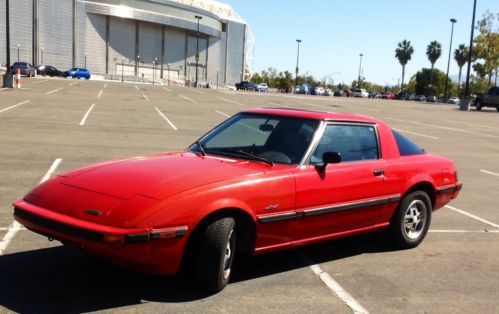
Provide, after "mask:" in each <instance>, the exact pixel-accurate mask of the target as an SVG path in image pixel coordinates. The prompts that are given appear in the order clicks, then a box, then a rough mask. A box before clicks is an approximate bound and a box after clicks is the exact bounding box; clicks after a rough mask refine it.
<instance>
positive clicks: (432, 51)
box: [426, 40, 442, 84]
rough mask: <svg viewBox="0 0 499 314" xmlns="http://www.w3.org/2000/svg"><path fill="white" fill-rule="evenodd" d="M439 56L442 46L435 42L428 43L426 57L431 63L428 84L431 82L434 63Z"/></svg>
mask: <svg viewBox="0 0 499 314" xmlns="http://www.w3.org/2000/svg"><path fill="white" fill-rule="evenodd" d="M441 55H442V45H441V44H440V43H439V42H438V41H436V40H434V41H432V42H430V44H429V45H428V46H427V47H426V56H427V57H428V60H430V63H431V73H430V84H431V83H432V82H433V68H434V66H435V62H437V60H438V58H440V56H441Z"/></svg>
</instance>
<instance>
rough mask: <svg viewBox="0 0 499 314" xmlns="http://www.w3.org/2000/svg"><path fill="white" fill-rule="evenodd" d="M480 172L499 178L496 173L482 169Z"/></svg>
mask: <svg viewBox="0 0 499 314" xmlns="http://www.w3.org/2000/svg"><path fill="white" fill-rule="evenodd" d="M480 171H481V172H483V173H486V174H491V175H493V176H496V177H499V173H495V172H492V171H487V170H482V169H480Z"/></svg>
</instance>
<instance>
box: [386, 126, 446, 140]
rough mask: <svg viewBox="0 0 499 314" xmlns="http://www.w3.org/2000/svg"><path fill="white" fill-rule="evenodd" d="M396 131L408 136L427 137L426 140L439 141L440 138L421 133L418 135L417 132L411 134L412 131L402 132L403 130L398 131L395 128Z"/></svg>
mask: <svg viewBox="0 0 499 314" xmlns="http://www.w3.org/2000/svg"><path fill="white" fill-rule="evenodd" d="M393 129H394V130H395V131H398V132H400V133H407V134H412V135H416V136H421V137H426V138H431V139H434V140H438V139H439V138H438V137H436V136H430V135H424V134H420V133H416V132H411V131H406V130H401V129H397V128H393Z"/></svg>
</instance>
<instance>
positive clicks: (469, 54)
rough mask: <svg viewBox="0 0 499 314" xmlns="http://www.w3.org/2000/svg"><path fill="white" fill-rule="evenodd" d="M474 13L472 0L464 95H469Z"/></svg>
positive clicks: (474, 7) (474, 4)
mask: <svg viewBox="0 0 499 314" xmlns="http://www.w3.org/2000/svg"><path fill="white" fill-rule="evenodd" d="M475 13H476V0H475V1H473V18H472V20H471V36H470V47H469V49H468V70H467V71H466V87H465V89H464V97H465V98H468V97H469V86H470V71H471V53H472V51H473V30H474V29H475ZM466 109H467V110H469V103H468V105H467V108H466Z"/></svg>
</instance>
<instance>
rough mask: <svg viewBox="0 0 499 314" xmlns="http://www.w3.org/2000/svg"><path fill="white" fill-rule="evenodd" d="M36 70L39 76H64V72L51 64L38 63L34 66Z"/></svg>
mask: <svg viewBox="0 0 499 314" xmlns="http://www.w3.org/2000/svg"><path fill="white" fill-rule="evenodd" d="M36 71H37V72H38V74H39V75H41V76H51V77H53V76H56V77H62V76H64V72H62V71H59V70H58V69H57V68H56V67H54V66H51V65H39V66H37V67H36Z"/></svg>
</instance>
